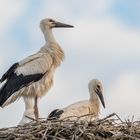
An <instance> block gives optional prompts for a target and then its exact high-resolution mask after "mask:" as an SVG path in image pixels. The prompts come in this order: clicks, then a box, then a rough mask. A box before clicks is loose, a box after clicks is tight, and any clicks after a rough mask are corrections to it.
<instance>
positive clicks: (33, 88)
mask: <svg viewBox="0 0 140 140" xmlns="http://www.w3.org/2000/svg"><path fill="white" fill-rule="evenodd" d="M55 27H73V26H71V25H67V24H63V23H60V22H56V21H54V20H52V19H43V20H42V21H41V22H40V28H41V30H42V32H43V34H44V37H45V40H46V43H45V45H44V46H43V47H41V49H40V50H39V51H38V52H37V53H36V54H34V55H31V56H29V57H27V58H26V59H24V60H22V61H20V62H18V63H15V64H14V65H12V66H11V67H10V69H9V70H8V71H7V72H6V73H5V74H4V75H3V76H2V78H1V80H0V82H4V81H6V83H5V84H4V85H3V86H2V87H1V89H0V106H1V107H5V106H7V105H8V104H10V103H12V102H14V101H15V100H16V99H17V98H19V97H21V96H22V97H24V102H25V106H26V107H25V113H24V114H26V115H27V114H30V115H29V117H33V118H35V117H36V119H38V108H37V98H38V97H41V96H43V95H45V94H46V93H47V91H48V90H49V89H50V88H51V86H52V84H53V74H54V72H55V69H56V68H57V67H58V66H59V65H60V64H61V62H62V60H63V58H64V52H63V50H62V49H61V47H60V46H59V44H58V43H57V42H56V40H55V38H54V36H53V34H52V28H55ZM28 121H29V120H28ZM26 122H27V118H26V119H25V115H24V116H23V119H22V121H21V124H23V123H26Z"/></svg>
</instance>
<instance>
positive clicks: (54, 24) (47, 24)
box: [40, 18, 74, 31]
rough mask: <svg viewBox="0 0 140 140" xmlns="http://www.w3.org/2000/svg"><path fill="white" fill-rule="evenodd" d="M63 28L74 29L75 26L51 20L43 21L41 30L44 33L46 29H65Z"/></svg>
mask: <svg viewBox="0 0 140 140" xmlns="http://www.w3.org/2000/svg"><path fill="white" fill-rule="evenodd" d="M63 27H64V28H72V27H74V26H72V25H68V24H64V23H61V22H58V21H55V20H53V19H51V18H47V19H43V20H41V22H40V28H41V30H42V31H44V30H45V29H46V28H48V29H52V28H63Z"/></svg>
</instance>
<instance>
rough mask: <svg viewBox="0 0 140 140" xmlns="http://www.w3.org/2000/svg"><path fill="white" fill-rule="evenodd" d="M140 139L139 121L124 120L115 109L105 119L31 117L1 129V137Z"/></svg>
mask: <svg viewBox="0 0 140 140" xmlns="http://www.w3.org/2000/svg"><path fill="white" fill-rule="evenodd" d="M105 139H108V140H140V121H133V118H132V120H131V121H130V120H125V121H122V120H121V119H120V117H119V116H118V115H117V114H115V113H113V114H111V115H109V116H107V117H105V118H103V119H99V120H96V121H90V122H85V121H84V122H83V121H80V120H79V118H77V120H76V121H64V120H63V121H46V120H45V119H42V120H40V121H32V122H31V123H28V124H25V125H24V126H17V127H10V128H3V129H0V140H105Z"/></svg>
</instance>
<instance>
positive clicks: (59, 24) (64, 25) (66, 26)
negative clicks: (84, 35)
mask: <svg viewBox="0 0 140 140" xmlns="http://www.w3.org/2000/svg"><path fill="white" fill-rule="evenodd" d="M55 27H56V28H57V27H58V28H59V27H64V28H73V27H74V26H72V25H68V24H64V23H61V22H55Z"/></svg>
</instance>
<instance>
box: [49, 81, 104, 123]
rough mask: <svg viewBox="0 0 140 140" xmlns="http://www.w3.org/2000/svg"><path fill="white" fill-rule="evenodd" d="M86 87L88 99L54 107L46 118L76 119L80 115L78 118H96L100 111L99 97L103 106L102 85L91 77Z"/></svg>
mask: <svg viewBox="0 0 140 140" xmlns="http://www.w3.org/2000/svg"><path fill="white" fill-rule="evenodd" d="M88 88H89V93H90V98H89V100H84V101H79V102H76V103H74V104H71V105H69V106H67V107H65V108H63V109H55V110H54V111H52V112H51V113H50V114H49V115H48V118H47V120H76V119H77V118H80V117H81V118H80V120H91V119H96V118H98V116H99V113H100V103H99V99H100V101H101V103H102V105H103V107H104V108H105V103H104V98H103V94H102V90H103V87H102V84H101V82H100V81H99V80H98V79H93V80H91V81H90V82H89V84H88ZM98 97H99V99H98ZM88 115H89V116H88Z"/></svg>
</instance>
